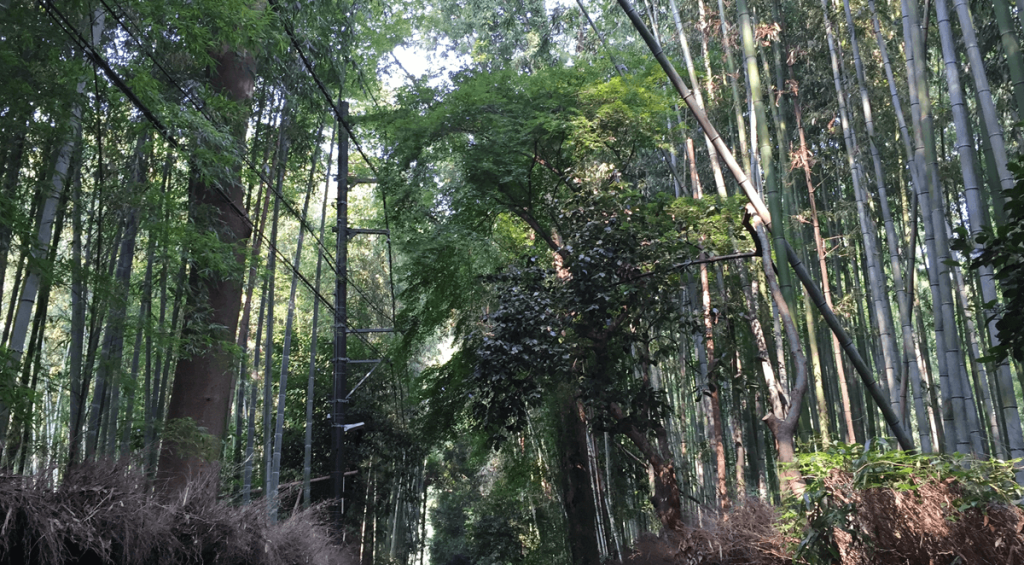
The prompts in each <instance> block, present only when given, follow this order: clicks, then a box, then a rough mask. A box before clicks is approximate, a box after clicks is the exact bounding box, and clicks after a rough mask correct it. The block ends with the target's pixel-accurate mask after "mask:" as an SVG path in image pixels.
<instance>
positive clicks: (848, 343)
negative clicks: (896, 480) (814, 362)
mask: <svg viewBox="0 0 1024 565" xmlns="http://www.w3.org/2000/svg"><path fill="white" fill-rule="evenodd" d="M618 3H619V6H621V7H622V9H623V11H624V12H626V15H627V16H628V17H629V19H630V21H631V22H632V23H633V26H634V27H635V28H636V29H637V31H638V32H639V33H640V35H641V36H642V37H643V39H644V42H646V43H647V46H648V47H649V48H650V50H651V53H652V54H653V55H654V58H655V59H656V60H657V61H658V63H659V64H660V65H661V67H662V69H663V70H664V71H665V74H666V75H668V78H669V80H670V81H671V82H672V85H673V86H674V87H675V88H676V91H677V92H679V95H680V97H682V99H683V101H685V102H686V105H687V107H689V109H690V112H691V113H692V114H693V116H694V118H695V119H696V120H697V122H698V123H699V124H700V126H701V127H702V128H703V129H704V131H705V133H706V134H707V135H708V137H710V138H711V141H712V142H713V143H714V144H715V149H717V150H718V154H719V156H721V158H722V160H723V161H724V162H725V165H726V166H727V167H728V168H729V172H730V173H732V175H733V178H735V179H736V182H737V183H738V184H739V185H740V187H741V188H742V189H743V192H744V194H745V195H746V196H747V199H748V200H749V201H750V205H751V207H752V208H753V212H754V213H755V214H757V216H758V217H759V218H760V219H761V221H762V223H764V225H765V227H766V228H767V229H768V230H769V231H771V214H770V213H769V211H768V208H767V207H766V206H765V205H764V201H763V200H761V197H760V196H759V195H758V194H757V189H756V188H755V187H754V185H753V183H751V182H750V178H749V177H747V175H746V174H745V173H744V172H743V169H742V168H740V165H739V163H737V162H736V159H735V157H733V154H732V151H731V150H730V149H729V147H728V146H727V145H726V144H725V141H724V140H723V139H722V137H721V136H720V135H719V134H718V130H716V129H715V127H714V125H712V124H711V121H710V120H709V119H708V117H707V114H705V113H704V111H703V110H701V109H700V108H699V107H698V106H697V103H696V100H695V99H694V97H693V93H692V92H690V89H689V88H688V87H687V86H686V84H685V83H684V82H683V79H682V77H680V76H679V73H678V72H676V70H675V67H674V66H673V65H672V63H671V62H670V61H669V60H668V58H667V57H666V56H665V53H664V52H663V51H662V48H661V45H659V44H658V42H657V41H656V40H655V39H654V37H653V36H652V35H651V33H650V31H648V30H647V26H646V25H644V23H643V20H641V19H640V16H639V15H638V14H637V13H636V10H634V9H633V6H632V4H631V3H630V2H629V0H618ZM779 243H781V244H782V245H783V247H784V248H785V250H786V252H787V253H786V257H787V259H788V261H789V263H790V266H791V267H792V268H793V271H794V272H795V273H796V276H797V278H799V279H800V282H801V283H803V285H804V288H805V289H806V291H807V292H808V294H810V296H811V301H812V302H813V303H814V305H815V307H816V308H818V310H819V311H820V312H821V314H822V317H823V318H824V319H825V323H827V324H828V326H829V328H831V329H832V331H833V332H835V334H836V337H838V338H839V342H840V344H841V345H842V347H843V350H844V351H845V352H846V354H847V355H848V356H849V357H850V361H851V362H852V363H853V366H854V367H855V368H856V369H857V373H858V374H859V375H860V377H861V379H862V380H863V382H864V386H865V387H866V388H867V389H868V391H869V393H870V394H871V397H872V398H873V399H874V400H875V402H876V403H877V404H878V406H879V408H880V409H881V411H882V414H883V416H884V417H885V421H886V423H888V424H889V427H890V428H891V429H892V431H893V435H895V436H896V438H897V440H898V441H899V443H900V446H902V447H903V448H904V449H907V450H912V449H914V441H913V439H911V437H910V436H909V435H908V434H907V433H906V431H904V430H903V428H902V427H901V426H900V423H899V419H898V418H897V417H896V413H895V412H894V411H893V410H892V407H891V406H890V405H889V399H888V398H886V397H885V394H884V393H883V392H882V390H881V388H879V386H878V382H877V381H875V379H874V377H873V376H872V375H871V371H870V370H869V369H868V366H867V364H866V363H865V362H864V359H863V358H862V357H861V356H860V353H859V352H858V351H857V349H856V347H854V346H853V339H852V338H851V337H850V335H849V334H848V333H846V330H845V329H844V328H843V326H842V324H841V323H840V322H839V319H838V318H837V317H836V315H835V312H833V311H832V309H831V308H829V307H828V305H827V304H826V303H825V297H824V295H823V294H822V292H821V289H819V288H818V286H817V284H816V283H815V282H814V280H813V279H812V278H811V274H810V272H809V271H808V270H807V267H806V266H804V264H803V263H802V262H801V261H800V259H799V256H798V255H797V254H796V252H795V251H794V250H793V248H792V246H791V245H790V244H789V242H787V241H786V240H785V238H781V240H780V241H779Z"/></svg>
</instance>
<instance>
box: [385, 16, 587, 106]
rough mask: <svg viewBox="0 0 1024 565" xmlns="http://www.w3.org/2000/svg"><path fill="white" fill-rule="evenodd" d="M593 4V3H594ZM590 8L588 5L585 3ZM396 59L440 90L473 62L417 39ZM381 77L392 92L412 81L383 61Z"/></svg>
mask: <svg viewBox="0 0 1024 565" xmlns="http://www.w3.org/2000/svg"><path fill="white" fill-rule="evenodd" d="M592 1H593V0H591V2H592ZM584 4H586V2H584ZM544 5H545V8H546V10H547V12H548V14H549V15H550V14H551V12H552V10H554V9H555V8H557V7H559V6H564V7H568V6H575V5H576V1H575V0H546V1H545V2H544ZM392 55H393V57H394V58H395V59H398V61H399V62H401V64H402V66H403V67H405V69H406V70H407V71H409V73H410V74H412V75H413V76H415V77H417V78H419V77H422V76H423V75H424V74H427V73H430V75H431V76H432V77H434V78H432V79H431V80H430V81H429V83H430V84H431V86H437V85H438V84H440V83H443V82H446V81H447V77H448V74H449V73H450V72H453V71H458V70H459V69H461V68H463V67H465V66H466V65H467V64H469V62H470V59H469V57H466V56H447V55H445V54H443V53H441V52H433V51H428V50H427V49H425V48H424V47H423V45H422V44H421V43H420V42H419V41H418V40H416V39H411V40H410V41H408V42H407V43H406V44H405V45H400V46H399V47H397V48H395V50H394V51H393V52H392ZM380 66H381V71H382V72H381V76H382V78H383V81H384V84H385V85H386V86H387V87H388V89H390V90H395V89H396V88H398V87H400V86H402V85H404V84H406V83H408V82H409V77H408V76H406V75H405V73H404V72H402V70H401V69H399V68H397V66H396V65H394V61H393V60H392V61H381V63H380Z"/></svg>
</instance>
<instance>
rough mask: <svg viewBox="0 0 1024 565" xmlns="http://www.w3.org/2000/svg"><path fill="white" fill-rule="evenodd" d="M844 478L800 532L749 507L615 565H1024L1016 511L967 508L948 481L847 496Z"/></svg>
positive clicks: (1023, 521)
mask: <svg viewBox="0 0 1024 565" xmlns="http://www.w3.org/2000/svg"><path fill="white" fill-rule="evenodd" d="M849 479H850V477H849V474H848V473H843V472H840V471H833V473H832V474H831V475H830V476H829V477H828V478H827V479H826V482H827V483H831V484H833V485H834V486H835V487H836V488H835V489H834V490H833V491H832V492H833V495H832V500H831V501H829V505H828V507H829V508H831V509H832V510H831V511H830V512H820V511H819V512H815V513H812V514H811V515H810V516H808V517H807V519H806V521H803V520H802V519H801V523H802V524H804V525H803V527H802V528H801V527H794V526H793V524H796V521H794V520H793V518H792V515H791V516H788V517H787V516H783V515H782V514H781V513H780V511H779V509H778V508H775V507H772V506H769V505H767V504H765V503H763V502H761V501H760V500H757V499H748V500H746V501H744V502H742V503H741V504H739V505H737V506H736V507H735V508H733V509H732V510H730V511H726V512H722V513H720V514H719V515H717V516H714V517H712V518H710V519H709V518H707V517H705V519H704V520H703V527H687V528H685V529H684V530H683V531H679V532H671V533H670V534H666V533H665V532H662V534H661V535H660V536H655V535H653V534H647V535H645V536H643V537H641V538H640V540H639V541H638V542H637V543H636V545H635V546H634V547H633V549H632V552H631V554H630V555H629V556H628V557H627V558H626V559H625V560H624V561H623V562H622V564H621V565H677V564H686V565H691V564H693V565H697V564H702V565H703V564H749V565H783V564H789V563H810V564H817V563H821V564H840V565H869V564H871V565H875V564H877V565H890V564H891V565H954V564H961V565H971V564H996V563H999V564H1003V563H1005V564H1022V563H1024V535H1022V531H1024V511H1022V510H1021V508H1020V507H1019V506H1013V505H1007V504H987V505H971V504H965V503H964V500H965V499H964V496H963V495H964V493H963V492H962V491H961V490H960V486H959V485H958V484H956V483H955V482H953V481H951V480H947V481H934V480H932V481H928V482H926V483H922V484H921V485H919V486H918V487H917V488H916V489H913V490H896V489H892V488H870V489H864V490H857V489H848V488H844V487H845V486H846V485H849ZM803 502H804V503H805V506H811V505H810V504H809V503H808V501H806V500H805V501H803ZM817 507H818V508H820V506H817ZM801 515H805V514H804V513H802V512H801ZM801 549H802V551H801Z"/></svg>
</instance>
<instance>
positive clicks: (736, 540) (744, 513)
mask: <svg viewBox="0 0 1024 565" xmlns="http://www.w3.org/2000/svg"><path fill="white" fill-rule="evenodd" d="M777 522H778V512H777V511H776V510H775V508H773V507H771V506H769V505H767V504H765V503H764V502H762V501H760V500H758V499H756V498H750V499H747V500H745V501H743V503H742V504H740V505H738V506H736V507H735V508H733V509H732V510H731V511H729V512H724V513H719V514H717V515H712V516H710V517H706V518H705V519H704V520H703V523H704V527H700V528H698V527H690V526H685V527H684V528H683V529H682V530H680V531H678V532H671V533H664V532H663V533H662V535H660V536H654V535H652V534H645V535H643V536H641V537H640V539H639V540H637V543H636V545H635V546H634V547H633V549H632V551H631V554H630V555H629V556H628V557H626V558H625V559H624V560H623V564H624V565H677V564H679V565H681V564H685V565H698V564H700V565H703V564H712V563H722V564H725V563H729V564H736V565H741V564H742V565H781V564H783V563H787V562H789V560H790V557H791V555H792V552H791V551H790V550H789V548H790V546H791V545H792V543H793V542H794V541H795V540H787V539H786V538H785V537H784V536H783V535H782V534H780V533H779V530H778V528H777V527H776V525H777Z"/></svg>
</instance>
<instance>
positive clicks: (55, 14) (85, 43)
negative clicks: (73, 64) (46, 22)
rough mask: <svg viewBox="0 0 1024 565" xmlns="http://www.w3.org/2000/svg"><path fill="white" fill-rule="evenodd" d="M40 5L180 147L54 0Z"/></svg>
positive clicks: (167, 137) (144, 113)
mask: <svg viewBox="0 0 1024 565" xmlns="http://www.w3.org/2000/svg"><path fill="white" fill-rule="evenodd" d="M39 5H40V7H42V8H43V10H44V11H45V12H46V15H48V16H49V17H50V19H52V20H53V21H54V22H55V23H56V24H57V26H58V27H60V28H61V31H63V32H64V33H65V34H66V35H67V36H68V37H69V38H71V41H72V43H74V44H75V45H77V46H78V48H79V49H81V50H82V52H83V53H85V56H86V57H87V58H89V59H90V60H91V61H92V62H93V64H94V65H95V66H96V67H98V68H99V69H100V70H101V71H103V74H104V75H106V77H107V79H109V80H110V82H112V83H113V84H114V86H116V87H117V89H118V90H120V91H121V92H122V93H124V95H125V96H127V97H128V100H130V101H131V103H132V105H134V106H135V108H136V109H137V110H139V111H140V112H142V115H143V116H145V117H146V119H147V120H149V122H150V123H152V124H153V127H155V128H156V130H157V131H158V132H159V133H160V135H161V136H163V137H164V139H166V140H167V143H170V144H171V145H172V146H173V147H178V141H177V140H176V139H174V136H172V135H171V133H170V132H169V131H168V130H167V126H165V125H164V124H163V122H161V121H160V119H159V118H157V117H156V115H154V114H153V112H152V110H150V109H149V108H148V107H147V106H146V105H145V104H143V103H142V100H139V97H138V96H136V95H135V93H134V92H132V89H131V88H129V87H128V85H127V84H125V83H124V81H123V80H121V77H120V76H118V74H117V73H116V72H114V69H112V68H110V65H108V64H107V61H106V60H105V59H104V58H103V57H102V56H101V55H100V54H99V53H98V52H97V51H96V50H95V49H94V48H93V46H92V42H90V41H89V40H87V39H86V38H85V37H83V36H82V34H81V32H79V31H78V29H76V28H75V26H74V25H73V24H72V23H71V22H70V21H68V19H67V17H66V16H65V15H64V14H63V13H62V12H61V11H60V9H58V8H57V6H55V5H54V4H53V2H52V0H39Z"/></svg>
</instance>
